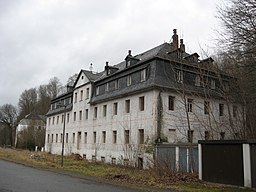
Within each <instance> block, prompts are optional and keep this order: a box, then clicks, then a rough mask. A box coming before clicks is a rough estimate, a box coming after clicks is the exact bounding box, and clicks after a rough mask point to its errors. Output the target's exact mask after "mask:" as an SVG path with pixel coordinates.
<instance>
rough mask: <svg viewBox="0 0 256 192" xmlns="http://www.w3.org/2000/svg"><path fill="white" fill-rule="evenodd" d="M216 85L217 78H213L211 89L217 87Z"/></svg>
mask: <svg viewBox="0 0 256 192" xmlns="http://www.w3.org/2000/svg"><path fill="white" fill-rule="evenodd" d="M215 88H216V85H215V80H214V79H211V89H215Z"/></svg>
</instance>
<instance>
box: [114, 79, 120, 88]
mask: <svg viewBox="0 0 256 192" xmlns="http://www.w3.org/2000/svg"><path fill="white" fill-rule="evenodd" d="M114 83H115V89H118V88H119V81H118V80H115V82H114Z"/></svg>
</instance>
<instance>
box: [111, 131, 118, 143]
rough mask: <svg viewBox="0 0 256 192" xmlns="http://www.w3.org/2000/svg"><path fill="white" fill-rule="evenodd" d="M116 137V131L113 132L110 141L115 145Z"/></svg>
mask: <svg viewBox="0 0 256 192" xmlns="http://www.w3.org/2000/svg"><path fill="white" fill-rule="evenodd" d="M116 136H117V131H113V136H112V141H113V143H114V144H115V143H116Z"/></svg>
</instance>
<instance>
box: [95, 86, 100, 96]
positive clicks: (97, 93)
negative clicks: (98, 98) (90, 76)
mask: <svg viewBox="0 0 256 192" xmlns="http://www.w3.org/2000/svg"><path fill="white" fill-rule="evenodd" d="M99 94H100V87H99V86H97V87H96V95H99Z"/></svg>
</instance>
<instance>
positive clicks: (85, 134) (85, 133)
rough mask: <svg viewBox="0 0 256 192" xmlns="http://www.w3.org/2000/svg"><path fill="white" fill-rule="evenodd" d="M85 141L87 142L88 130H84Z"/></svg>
mask: <svg viewBox="0 0 256 192" xmlns="http://www.w3.org/2000/svg"><path fill="white" fill-rule="evenodd" d="M84 143H87V132H84Z"/></svg>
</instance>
